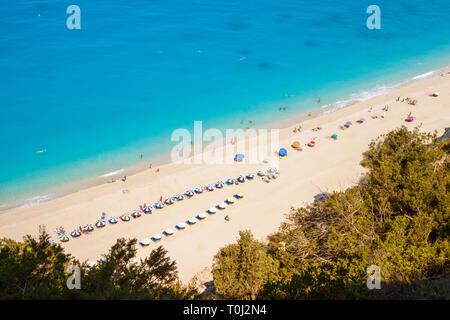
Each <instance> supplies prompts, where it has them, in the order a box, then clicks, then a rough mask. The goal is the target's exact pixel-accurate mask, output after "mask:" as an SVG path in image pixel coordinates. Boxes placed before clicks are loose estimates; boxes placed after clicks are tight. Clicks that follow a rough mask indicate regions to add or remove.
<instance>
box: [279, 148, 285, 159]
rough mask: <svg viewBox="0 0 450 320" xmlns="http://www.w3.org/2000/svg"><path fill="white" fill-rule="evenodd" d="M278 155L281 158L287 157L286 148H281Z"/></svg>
mask: <svg viewBox="0 0 450 320" xmlns="http://www.w3.org/2000/svg"><path fill="white" fill-rule="evenodd" d="M278 154H279V156H280V157H287V150H286V149H285V148H281V149H280V151H278Z"/></svg>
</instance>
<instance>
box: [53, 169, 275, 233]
mask: <svg viewBox="0 0 450 320" xmlns="http://www.w3.org/2000/svg"><path fill="white" fill-rule="evenodd" d="M276 171H277V169H276V168H269V169H268V170H267V171H266V170H260V171H258V175H259V176H263V175H266V174H267V172H269V173H274V172H276ZM254 177H255V174H254V173H249V174H247V175H246V176H245V177H244V176H242V175H241V176H239V177H238V178H237V179H236V180H235V179H232V178H229V179H227V180H225V182H223V181H218V182H216V183H215V184H208V185H206V186H205V187H204V188H203V187H198V188H195V189H194V190H187V191H186V192H185V193H184V194H178V195H176V196H174V197H170V198H167V199H165V200H164V202H162V201H158V202H157V203H155V204H154V206H153V207H154V208H156V209H162V208H164V203H165V204H167V205H171V204H173V203H175V202H176V201H181V200H183V199H184V198H185V197H188V198H190V197H192V196H194V195H195V194H201V193H203V191H204V190H205V189H206V190H208V191H214V190H215V189H221V188H223V187H224V185H232V184H235V183H236V181H238V182H240V183H243V182H245V181H246V180H252V179H253V178H254ZM230 199H231V198H229V199H228V200H230ZM231 201H232V200H231ZM218 207H219V208H220V209H224V208H225V207H226V203H225V202H224V203H222V204H219V205H218ZM142 213H144V214H150V213H152V207H151V206H145V207H141V210H135V211H134V212H133V213H132V214H131V215H130V214H127V213H124V214H122V215H121V216H119V217H117V216H111V217H110V218H109V219H108V220H107V221H108V222H109V223H110V224H116V223H118V222H119V220H121V221H123V222H128V221H130V220H131V217H133V218H138V217H140V216H141V215H142ZM105 216H106V214H105V213H104V212H103V213H102V218H101V219H100V220H98V221H97V222H96V223H95V226H96V227H97V228H103V227H105V226H106V222H105V220H104V219H105ZM82 231H83V232H87V233H88V232H92V231H94V227H93V226H92V225H91V224H86V225H85V226H84V227H83V228H82V230H79V229H76V230H73V231H72V232H71V233H70V236H71V237H72V238H77V237H79V236H81V235H82ZM59 240H60V241H61V242H67V241H69V237H68V236H67V235H66V234H65V233H62V234H60V235H59Z"/></svg>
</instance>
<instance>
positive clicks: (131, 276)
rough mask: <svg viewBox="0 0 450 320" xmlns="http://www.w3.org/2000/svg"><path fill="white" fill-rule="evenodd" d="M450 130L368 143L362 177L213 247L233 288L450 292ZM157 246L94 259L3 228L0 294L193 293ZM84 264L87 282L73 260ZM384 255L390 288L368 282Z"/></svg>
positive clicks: (274, 293)
mask: <svg viewBox="0 0 450 320" xmlns="http://www.w3.org/2000/svg"><path fill="white" fill-rule="evenodd" d="M449 146H450V142H449V140H445V141H438V140H437V139H436V136H435V135H431V134H424V133H420V132H419V131H418V130H414V131H408V130H407V129H406V128H404V127H403V128H400V129H397V130H395V131H392V132H390V133H388V134H387V135H384V136H381V137H379V138H378V139H377V140H375V141H373V142H372V143H371V144H370V145H369V149H368V150H367V151H366V152H365V153H364V154H363V160H362V162H361V165H362V166H363V167H364V168H366V172H365V173H364V176H363V177H362V179H361V181H360V183H359V184H358V185H356V186H354V187H351V188H348V189H347V190H345V191H342V192H335V193H333V194H332V195H330V197H329V199H325V200H320V201H317V202H315V203H312V204H311V205H308V206H307V207H304V208H299V209H293V210H292V211H291V212H290V213H289V215H288V218H287V220H286V221H285V222H284V223H282V224H281V226H280V228H279V231H278V232H276V233H275V234H272V235H270V236H269V237H268V242H267V243H263V242H260V241H257V240H256V239H254V238H253V236H252V234H251V233H250V231H242V232H240V239H239V240H238V241H237V243H235V244H230V245H228V246H226V247H224V248H222V249H221V250H220V251H219V252H218V253H217V255H216V256H215V258H214V263H213V269H212V273H213V278H214V286H215V289H216V293H217V294H218V295H219V296H221V297H223V298H225V299H367V298H369V299H376V298H381V299H392V298H394V299H395V298H444V299H448V293H449V286H448V284H449V281H448V280H449V278H450V277H449V256H450V246H449V236H448V235H449V233H450V229H449V228H450V226H449V214H450V192H449V189H450V171H449V166H450V161H449V151H450V148H449ZM166 255H167V252H166V251H165V250H164V249H163V248H162V247H159V248H157V249H155V250H153V251H152V252H151V253H150V255H149V256H148V257H147V258H146V259H144V260H140V261H136V259H135V256H136V240H135V239H132V240H125V239H119V240H118V241H117V243H116V244H115V245H114V246H112V247H111V249H110V251H109V253H108V254H107V255H106V256H105V260H104V262H102V263H98V264H97V265H96V266H94V267H93V268H91V269H90V270H89V269H88V266H87V265H86V264H85V263H80V262H79V261H77V260H76V259H75V258H73V257H72V256H71V255H69V254H66V253H65V252H64V250H63V248H62V247H61V246H59V245H56V246H55V245H51V244H50V242H49V235H48V234H46V233H45V232H43V233H41V234H40V236H39V238H38V239H35V238H32V237H30V236H27V237H26V238H25V239H24V242H16V241H13V240H11V239H1V240H0V299H195V298H197V297H198V293H197V291H196V290H195V289H193V288H192V287H190V286H189V287H183V286H181V285H180V283H179V282H178V278H177V269H176V265H175V262H173V261H171V260H170V259H169V258H168V257H167V256H166ZM70 265H78V266H80V273H81V279H82V280H81V286H82V290H76V289H74V290H69V289H68V288H67V285H66V281H67V278H68V276H69V274H67V268H68V267H69V266H70ZM371 265H376V266H378V267H379V269H380V272H381V289H380V290H369V289H368V288H367V286H366V283H367V278H368V273H367V268H368V267H369V266H371Z"/></svg>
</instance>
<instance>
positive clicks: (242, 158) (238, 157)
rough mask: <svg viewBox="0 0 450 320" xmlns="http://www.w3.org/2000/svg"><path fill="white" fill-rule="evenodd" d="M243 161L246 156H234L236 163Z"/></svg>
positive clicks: (238, 154)
mask: <svg viewBox="0 0 450 320" xmlns="http://www.w3.org/2000/svg"><path fill="white" fill-rule="evenodd" d="M242 160H244V155H243V154H242V153H237V154H236V155H235V156H234V161H237V162H241V161H242Z"/></svg>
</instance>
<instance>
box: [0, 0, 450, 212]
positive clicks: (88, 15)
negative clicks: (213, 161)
mask: <svg viewBox="0 0 450 320" xmlns="http://www.w3.org/2000/svg"><path fill="white" fill-rule="evenodd" d="M71 4H76V5H78V6H79V7H80V8H81V30H68V29H67V27H66V19H67V17H68V16H69V15H68V14H66V8H67V7H68V6H69V5H71ZM371 4H377V5H379V6H380V8H381V26H382V29H381V30H369V29H367V27H366V19H367V17H368V16H369V15H368V14H367V13H366V8H367V7H368V6H369V5H371ZM449 17H450V1H448V0H435V1H429V0H407V1H406V0H403V1H392V0H390V1H387V0H381V1H376V3H373V1H366V0H358V1H352V0H332V1H331V0H321V1H313V0H307V1H306V0H277V1H274V0H271V1H269V0H252V1H233V0H220V1H219V0H217V1H214V0H199V1H183V0H176V1H174V0H164V1H163V0H151V1H144V0H142V1H137V0H134V1H133V0H117V1H112V0H109V1H105V0H96V1H92V0H89V1H88V0H74V1H73V2H72V1H59V0H40V1H38V0H34V1H31V0H3V1H2V2H1V4H0V146H1V150H2V151H1V157H0V206H6V205H8V203H10V202H11V201H12V200H14V199H15V200H17V199H19V198H22V197H23V198H30V197H34V196H42V195H45V194H47V193H48V192H47V191H46V189H48V188H50V187H55V186H58V185H63V184H66V183H68V182H71V181H74V180H76V179H83V178H88V177H98V176H101V175H103V174H105V173H107V172H110V171H113V170H117V169H120V168H126V167H129V166H131V165H133V164H135V163H136V162H139V161H140V160H139V155H140V154H141V153H142V154H144V157H145V159H149V158H150V157H152V156H155V155H158V154H162V153H164V152H167V151H169V150H170V148H171V146H172V145H173V143H172V142H170V134H171V132H172V131H173V130H174V129H176V128H181V127H183V128H188V129H191V128H192V126H193V121H194V120H202V121H203V122H204V127H218V128H225V127H231V128H234V127H241V125H240V120H241V119H252V120H253V121H254V123H256V124H261V123H265V122H268V121H273V120H276V119H280V118H282V117H286V116H288V115H289V114H293V113H298V112H301V111H306V110H311V109H314V108H318V107H320V106H322V105H324V104H329V103H332V102H334V101H336V100H342V99H346V98H348V97H350V96H351V95H352V94H355V93H356V94H357V93H360V92H364V91H369V90H372V89H374V88H376V87H380V86H381V87H382V86H387V85H392V84H394V83H396V82H399V81H401V80H404V79H408V78H411V77H413V76H415V75H418V74H421V73H425V72H427V71H430V70H433V69H436V68H439V67H442V66H444V65H448V64H449V61H450V18H449ZM289 94H295V98H291V97H288V96H287V95H289ZM318 97H320V98H321V104H320V105H319V104H317V102H316V100H317V98H318ZM286 105H289V107H290V109H289V111H288V112H279V111H278V108H279V107H280V106H286ZM40 149H46V150H47V152H46V153H45V154H37V153H36V151H37V150H40ZM36 199H38V198H36ZM0 209H1V207H0Z"/></svg>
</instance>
